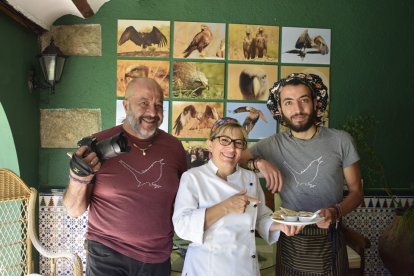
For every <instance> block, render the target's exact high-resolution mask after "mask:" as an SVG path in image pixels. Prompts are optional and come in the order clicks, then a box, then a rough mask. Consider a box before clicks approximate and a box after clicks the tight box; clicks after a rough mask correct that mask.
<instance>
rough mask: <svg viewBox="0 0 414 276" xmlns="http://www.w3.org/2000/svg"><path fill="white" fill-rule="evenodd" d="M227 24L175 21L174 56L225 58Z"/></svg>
mask: <svg viewBox="0 0 414 276" xmlns="http://www.w3.org/2000/svg"><path fill="white" fill-rule="evenodd" d="M225 45H226V24H225V23H205V22H174V58H189V59H224V55H225Z"/></svg>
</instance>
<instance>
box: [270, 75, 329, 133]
mask: <svg viewBox="0 0 414 276" xmlns="http://www.w3.org/2000/svg"><path fill="white" fill-rule="evenodd" d="M293 82H295V83H302V84H304V85H306V86H307V87H309V88H310V90H311V92H312V97H313V98H314V99H316V111H317V114H316V122H315V123H316V125H322V124H323V115H324V113H325V112H326V108H327V106H328V88H327V87H326V86H325V84H323V82H322V79H321V78H320V77H319V76H318V75H314V74H304V73H292V74H290V75H289V76H287V77H286V78H284V79H281V80H279V81H277V82H275V84H274V85H273V87H272V88H270V90H269V91H270V93H269V99H268V100H267V103H266V104H267V108H268V109H269V110H270V112H271V113H272V115H273V118H274V119H275V120H277V121H278V122H279V123H280V124H282V125H285V123H284V122H283V120H282V113H281V111H280V107H279V102H280V90H281V89H282V87H284V86H286V85H288V84H291V83H293Z"/></svg>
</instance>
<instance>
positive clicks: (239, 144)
mask: <svg viewBox="0 0 414 276" xmlns="http://www.w3.org/2000/svg"><path fill="white" fill-rule="evenodd" d="M214 139H218V140H219V143H220V145H222V146H228V145H230V144H231V143H234V146H235V147H236V148H238V149H245V148H246V146H247V142H246V141H245V140H242V139H231V138H230V137H228V136H217V137H214V138H213V140H214Z"/></svg>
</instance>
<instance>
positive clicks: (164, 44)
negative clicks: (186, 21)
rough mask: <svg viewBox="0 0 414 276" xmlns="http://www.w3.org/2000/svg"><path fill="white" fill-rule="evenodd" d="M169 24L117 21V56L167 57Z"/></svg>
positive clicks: (163, 22)
mask: <svg viewBox="0 0 414 276" xmlns="http://www.w3.org/2000/svg"><path fill="white" fill-rule="evenodd" d="M167 37H169V22H165V21H150V20H149V21H145V20H118V52H117V53H118V55H119V56H168V54H169V46H168V39H167Z"/></svg>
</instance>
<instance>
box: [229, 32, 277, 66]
mask: <svg viewBox="0 0 414 276" xmlns="http://www.w3.org/2000/svg"><path fill="white" fill-rule="evenodd" d="M278 55H279V27H278V26H265V25H245V24H229V45H228V56H229V59H230V60H246V61H250V60H258V61H263V62H277V61H278Z"/></svg>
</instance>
